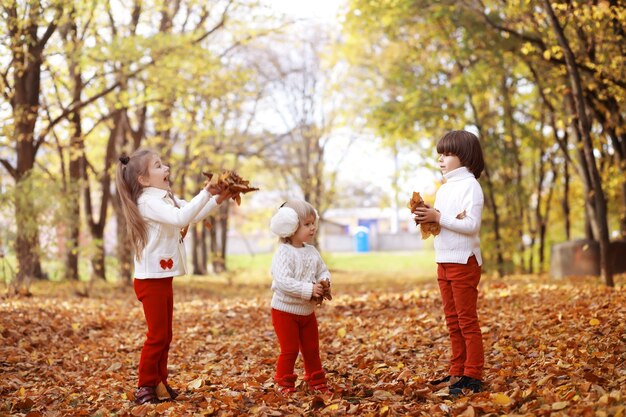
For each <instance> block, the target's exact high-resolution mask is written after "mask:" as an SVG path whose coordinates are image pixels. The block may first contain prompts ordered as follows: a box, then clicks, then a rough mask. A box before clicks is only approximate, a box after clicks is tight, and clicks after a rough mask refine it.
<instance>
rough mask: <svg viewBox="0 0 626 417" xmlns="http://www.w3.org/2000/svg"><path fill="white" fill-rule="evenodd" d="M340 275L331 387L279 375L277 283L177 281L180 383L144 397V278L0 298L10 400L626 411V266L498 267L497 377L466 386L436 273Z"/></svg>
mask: <svg viewBox="0 0 626 417" xmlns="http://www.w3.org/2000/svg"><path fill="white" fill-rule="evenodd" d="M333 287H334V292H335V294H334V296H333V300H332V302H328V303H325V304H324V305H323V306H322V307H320V308H319V309H318V321H319V323H320V332H321V333H320V339H321V354H322V361H323V364H324V366H325V368H326V370H327V372H328V378H329V382H330V384H331V386H332V387H333V390H334V393H333V394H332V395H315V394H310V393H308V392H306V391H305V390H304V389H303V386H302V385H300V386H299V390H298V392H297V393H296V394H295V395H293V396H289V397H284V396H282V395H281V394H278V393H277V392H276V391H275V390H274V387H273V384H272V375H273V372H274V365H275V361H276V357H277V354H278V346H277V342H276V338H275V336H274V332H273V329H272V324H271V318H270V307H269V299H270V294H269V289H266V290H265V291H266V293H263V292H261V295H259V293H260V291H258V289H257V290H256V291H255V293H256V295H245V296H243V295H242V296H234V297H229V298H223V297H221V296H220V295H219V293H215V292H214V291H212V290H211V291H209V290H206V291H203V290H202V288H201V286H200V287H199V286H197V285H196V286H195V287H193V288H191V287H186V286H185V285H181V284H180V283H179V284H177V285H176V289H175V292H176V304H175V324H174V342H173V345H172V347H171V351H170V365H171V373H170V376H171V379H170V383H171V384H172V385H173V386H174V387H175V388H177V389H180V390H181V391H182V395H181V396H180V397H179V399H178V400H177V401H175V402H165V403H162V404H158V405H142V406H136V405H134V404H133V402H132V401H131V399H132V393H133V391H134V386H135V383H136V368H137V361H138V359H139V354H140V349H141V346H142V343H143V339H144V333H145V331H146V329H145V326H144V323H143V316H142V312H141V308H140V305H139V303H138V302H137V301H136V300H135V298H134V295H133V293H132V289H130V288H124V289H119V290H115V291H109V292H103V293H102V294H100V295H96V296H95V297H93V298H90V299H85V298H77V297H72V296H70V295H63V294H55V295H50V296H36V297H33V298H29V299H8V300H2V301H1V302H0V375H1V377H0V394H1V397H0V415H2V416H4V415H7V416H8V415H18V416H29V417H35V416H67V415H72V416H80V415H86V416H113V415H116V416H145V415H150V416H161V415H163V416H182V415H195V416H203V415H204V416H212V415H214V416H238V415H259V416H283V415H284V416H287V415H297V416H300V415H337V416H339V415H340V416H345V415H354V416H395V415H414V416H503V415H507V416H589V417H591V416H594V417H604V416H607V417H608V416H615V417H620V416H623V415H624V412H625V405H624V400H625V398H626V290H625V288H624V283H623V282H620V285H618V286H617V287H616V288H606V287H604V286H601V285H598V284H596V282H595V281H594V280H591V279H589V280H580V281H577V282H572V281H558V282H557V281H550V280H548V279H542V278H538V277H513V278H507V279H506V281H504V280H490V279H486V280H485V281H484V282H483V283H482V284H481V292H480V307H479V314H480V320H481V325H482V331H483V338H484V344H485V354H486V358H485V359H486V361H485V362H486V368H485V388H486V390H485V392H482V393H478V394H474V395H471V396H469V397H461V398H458V399H455V400H453V399H451V398H449V397H448V396H447V390H446V389H445V388H437V387H431V386H429V385H428V384H427V381H428V380H430V379H431V378H433V377H436V376H440V375H442V374H444V373H445V371H446V363H447V357H448V348H449V344H448V336H447V331H446V328H445V324H444V320H443V317H442V312H441V305H440V298H439V294H438V290H437V287H436V284H435V282H434V278H433V282H431V283H428V284H425V285H416V286H415V287H414V288H413V289H410V290H407V289H406V287H404V288H393V287H386V285H384V284H382V283H381V285H380V286H378V287H377V289H373V290H371V291H368V292H363V291H355V290H349V289H347V288H343V291H342V286H341V282H340V280H337V279H335V280H334V282H333ZM382 289H384V290H382ZM297 371H298V372H299V373H300V376H301V372H302V364H301V363H300V362H298V364H297Z"/></svg>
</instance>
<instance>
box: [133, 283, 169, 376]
mask: <svg viewBox="0 0 626 417" xmlns="http://www.w3.org/2000/svg"><path fill="white" fill-rule="evenodd" d="M134 286H135V294H136V295H137V299H138V300H139V301H141V304H142V305H143V313H144V315H145V317H146V323H147V324H148V333H146V341H145V342H144V344H143V349H142V350H141V359H140V360H139V382H138V383H137V386H139V387H155V386H157V385H159V382H163V383H166V382H167V355H168V352H169V349H170V343H171V342H172V315H173V313H174V295H173V292H172V278H158V279H135V282H134Z"/></svg>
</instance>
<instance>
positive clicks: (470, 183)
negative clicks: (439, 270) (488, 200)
mask: <svg viewBox="0 0 626 417" xmlns="http://www.w3.org/2000/svg"><path fill="white" fill-rule="evenodd" d="M444 178H445V179H446V183H445V184H443V185H442V186H441V188H439V191H437V196H436V197H435V208H436V209H437V210H439V213H440V214H441V218H440V219H439V224H441V233H439V235H437V236H435V260H436V262H437V263H455V264H466V263H467V260H468V259H469V258H470V257H471V256H472V255H475V256H476V261H478V265H482V263H483V259H482V256H481V254H480V236H479V232H480V222H481V217H482V212H483V205H484V197H483V190H482V188H481V187H480V184H479V183H478V181H477V180H476V178H475V177H474V174H472V173H471V172H470V171H469V170H468V169H467V167H464V166H463V167H460V168H457V169H455V170H454V171H450V172H448V173H447V174H445V175H444Z"/></svg>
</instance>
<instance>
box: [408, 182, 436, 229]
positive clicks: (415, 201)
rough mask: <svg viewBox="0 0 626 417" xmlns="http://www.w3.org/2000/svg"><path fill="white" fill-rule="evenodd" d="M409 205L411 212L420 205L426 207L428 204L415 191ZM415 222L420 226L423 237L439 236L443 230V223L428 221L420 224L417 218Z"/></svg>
mask: <svg viewBox="0 0 626 417" xmlns="http://www.w3.org/2000/svg"><path fill="white" fill-rule="evenodd" d="M407 207H408V208H409V209H410V210H411V213H415V210H416V209H417V208H418V207H426V204H424V199H423V198H422V196H421V195H420V193H418V192H416V191H413V195H412V196H411V199H410V200H409V203H408V204H407ZM415 224H416V225H418V226H419V227H420V230H421V232H422V239H427V238H428V237H429V236H430V235H433V236H437V235H438V234H439V232H441V225H440V224H439V223H435V222H426V223H422V224H420V223H418V221H417V220H415Z"/></svg>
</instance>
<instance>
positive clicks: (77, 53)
mask: <svg viewBox="0 0 626 417" xmlns="http://www.w3.org/2000/svg"><path fill="white" fill-rule="evenodd" d="M270 3H271V2H257V1H252V0H212V1H195V0H177V1H174V2H171V1H165V0H148V1H139V0H136V1H130V2H121V1H114V0H111V1H107V0H81V1H79V0H76V1H69V0H48V1H41V2H26V1H22V0H19V1H18V0H7V1H4V2H3V3H2V6H1V7H0V38H1V40H2V42H0V75H1V77H0V90H1V93H2V97H3V100H2V101H0V117H1V120H2V124H1V125H0V163H1V164H2V168H1V169H2V177H1V178H2V179H1V181H0V187H2V197H1V198H0V204H1V206H0V209H1V210H2V213H5V219H4V220H5V221H4V223H3V228H4V231H3V232H2V235H0V238H1V240H0V244H1V245H2V249H3V251H6V252H8V253H10V254H12V255H14V256H15V259H16V267H17V268H16V277H15V278H14V279H13V281H12V285H11V291H12V292H27V290H28V286H29V282H30V280H31V279H35V278H45V277H46V273H47V271H46V270H45V268H42V260H45V259H55V260H56V261H57V262H59V261H61V262H62V265H63V266H62V272H63V273H62V276H63V277H65V278H66V279H70V280H78V279H79V276H81V268H85V267H81V260H83V261H85V260H86V261H87V267H86V268H87V270H88V271H89V272H88V274H87V275H90V276H91V277H92V279H105V278H109V279H114V278H118V279H121V280H124V281H130V279H131V260H132V257H131V253H130V249H129V245H128V242H127V241H126V233H125V225H124V220H123V217H122V216H120V208H119V202H118V200H117V197H116V191H115V188H114V181H112V175H114V168H115V164H116V161H117V158H118V157H119V156H120V155H121V154H125V153H130V152H132V151H133V150H134V149H137V148H138V147H140V146H148V147H153V148H155V149H157V150H158V152H160V153H161V155H162V157H163V158H164V159H165V160H167V161H168V163H169V164H170V165H171V168H172V172H173V175H174V176H175V179H174V191H175V193H176V194H178V195H180V196H181V197H183V198H190V197H191V196H192V195H194V193H195V192H197V190H198V188H199V184H200V182H201V181H202V179H203V177H202V175H201V173H202V171H219V170H222V169H236V170H238V171H239V172H240V173H241V174H242V175H243V176H244V177H248V178H250V179H252V180H253V182H254V183H255V185H257V186H261V188H262V189H263V190H265V191H268V192H269V195H270V197H267V198H265V199H262V198H259V201H257V203H256V205H253V204H250V209H251V210H250V211H248V212H246V211H245V210H246V207H245V206H246V204H247V203H248V202H247V201H246V199H244V206H242V207H241V208H238V209H237V210H235V211H233V209H232V207H230V208H229V206H228V205H225V206H224V207H223V208H222V209H221V210H220V211H219V212H218V213H217V214H215V215H214V216H212V218H211V219H210V221H211V223H212V225H213V227H212V228H211V230H207V229H205V228H203V227H202V226H201V225H198V226H196V227H195V228H192V229H191V230H190V236H191V239H192V240H193V247H194V250H193V251H192V253H190V260H191V261H192V264H193V269H194V273H199V274H204V273H207V271H209V270H213V271H216V272H219V271H223V270H225V269H226V263H225V255H226V251H225V248H226V244H227V237H228V234H227V231H228V230H229V228H231V227H235V226H236V227H239V226H241V224H240V223H241V222H242V221H243V220H246V221H249V222H253V223H254V222H255V221H256V222H257V223H256V226H251V227H258V228H264V227H266V223H267V221H266V220H267V218H268V217H269V215H270V213H271V209H272V207H270V206H268V201H272V202H274V201H277V200H279V199H281V198H285V197H296V196H297V197H301V198H306V199H308V200H309V201H311V202H312V203H313V204H314V205H315V206H316V207H317V208H318V209H319V210H320V212H321V213H323V212H324V210H326V209H327V208H330V207H333V206H334V205H341V204H349V205H355V204H357V205H358V201H357V202H356V203H355V200H359V199H363V200H365V199H368V198H371V195H368V194H367V193H363V192H357V191H355V189H354V188H355V186H354V184H357V183H358V182H357V181H355V183H354V184H352V185H350V184H340V183H339V182H338V181H337V173H338V170H340V169H344V170H345V169H348V170H349V169H350V167H349V166H345V165H342V164H341V163H339V164H336V165H333V164H330V163H329V152H330V153H335V152H338V151H337V148H336V147H333V146H332V144H333V142H334V141H336V140H337V138H338V137H339V136H340V135H345V132H346V130H347V131H349V132H350V133H349V134H351V135H355V136H360V139H358V140H361V141H366V140H368V138H371V137H373V136H376V137H378V138H382V142H383V143H384V144H385V146H388V147H389V148H390V149H392V150H394V149H395V150H396V151H395V152H396V153H397V152H398V151H397V150H398V149H410V150H412V151H417V152H419V153H420V154H421V155H422V157H423V158H424V161H428V160H431V161H432V160H434V158H435V157H436V154H435V152H436V151H435V149H434V144H435V142H436V140H437V139H438V138H439V137H440V136H441V135H442V133H443V132H444V131H446V130H449V129H463V128H466V129H469V130H472V131H474V132H475V133H477V134H479V136H480V138H481V140H482V143H483V147H484V150H485V154H486V160H487V161H486V162H487V168H486V171H485V173H484V176H483V177H482V178H481V183H482V185H483V190H484V191H485V197H486V205H485V211H484V219H483V229H484V230H483V238H482V242H483V247H484V252H485V254H486V259H487V262H488V264H489V265H491V268H492V269H493V270H494V271H496V272H497V273H499V274H500V275H505V274H508V273H513V272H527V273H535V272H542V271H545V270H546V266H547V260H548V257H549V254H548V250H549V247H550V245H551V244H552V243H555V242H562V241H564V240H568V239H570V238H573V237H575V236H580V235H584V236H586V237H588V238H590V239H593V240H596V241H598V242H599V243H600V248H601V255H602V260H601V264H602V275H603V279H604V282H606V283H607V284H609V285H611V284H612V271H611V269H610V262H609V259H608V258H609V255H610V254H609V252H610V251H609V246H608V243H609V241H610V240H611V239H624V238H626V175H624V171H625V169H626V131H625V126H626V125H625V123H624V117H625V111H624V102H625V99H626V96H625V92H626V74H625V70H624V68H625V66H624V59H625V56H626V51H625V48H626V47H625V45H626V40H625V39H624V36H625V29H626V28H625V26H624V22H625V21H626V18H625V17H626V16H625V15H626V8H625V5H624V3H623V2H621V1H606V0H603V1H596V2H569V1H568V2H565V1H563V2H552V3H551V2H548V1H544V0H542V1H530V2H528V1H526V2H517V1H513V2H494V1H477V0H463V1H440V2H428V1H423V0H381V1H378V2H371V1H365V0H351V1H347V2H346V3H345V4H344V5H343V6H341V7H340V8H339V9H338V10H339V12H338V13H339V16H338V19H337V21H338V22H339V24H338V26H324V25H319V24H317V23H316V24H306V23H303V22H295V21H293V19H292V18H290V17H289V16H283V15H280V14H277V13H276V12H275V11H273V10H272V9H271V8H269V7H268V4H270ZM348 151H350V149H349V148H348ZM392 153H393V151H392ZM332 156H334V157H336V155H332ZM334 159H335V160H337V159H339V160H341V158H334ZM424 164H426V165H427V163H426V162H423V161H416V168H417V166H418V165H424ZM372 169H373V170H375V169H376V168H375V167H373V168H372ZM354 177H355V179H356V178H358V173H354ZM393 182H394V181H393V179H390V183H389V187H388V189H387V190H382V192H385V193H387V194H388V195H387V198H385V199H382V200H381V201H389V200H390V199H391V200H394V203H393V204H396V205H399V206H400V207H402V206H403V205H404V204H403V202H402V201H401V202H398V201H397V200H398V199H400V200H405V198H403V195H402V193H398V184H397V183H393ZM372 189H373V190H378V191H376V192H380V191H381V190H379V189H377V188H376V187H373V188H372ZM410 191H412V190H406V194H407V195H409V194H410ZM346 196H349V198H346ZM346 200H347V201H346ZM233 212H235V213H240V214H242V216H241V219H238V220H237V221H236V224H235V225H234V226H233V221H232V219H230V218H229V215H232V213H233ZM229 219H230V221H229ZM249 227H250V226H249ZM44 230H45V231H46V233H43V231H44ZM50 230H52V231H54V233H52V236H53V238H51V233H50ZM107 230H109V232H108V234H107ZM112 235H113V236H116V237H115V239H112V240H114V241H115V243H116V246H115V247H114V248H112V247H111V245H110V244H107V236H112ZM82 275H83V276H84V275H85V273H84V272H83V273H82Z"/></svg>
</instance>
